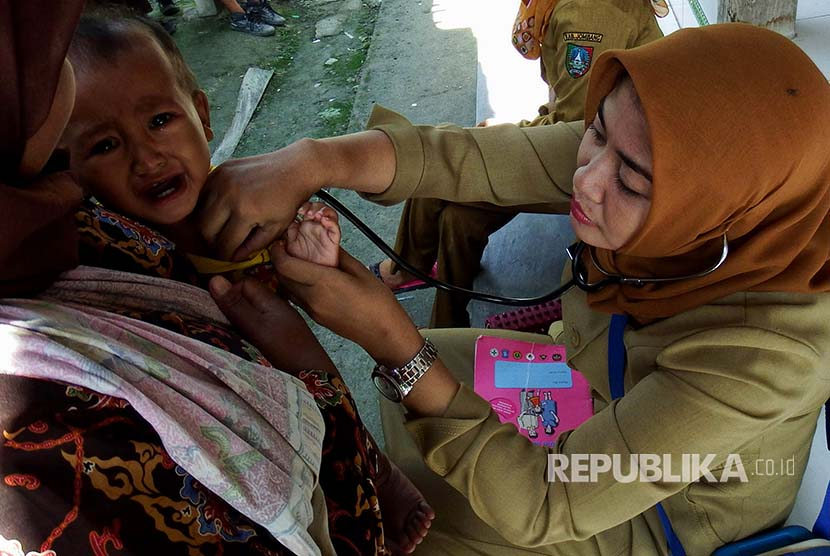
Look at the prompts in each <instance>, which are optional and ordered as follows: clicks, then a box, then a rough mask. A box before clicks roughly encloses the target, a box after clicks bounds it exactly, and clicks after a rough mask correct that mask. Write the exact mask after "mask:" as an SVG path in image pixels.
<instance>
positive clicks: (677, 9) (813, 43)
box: [658, 0, 830, 79]
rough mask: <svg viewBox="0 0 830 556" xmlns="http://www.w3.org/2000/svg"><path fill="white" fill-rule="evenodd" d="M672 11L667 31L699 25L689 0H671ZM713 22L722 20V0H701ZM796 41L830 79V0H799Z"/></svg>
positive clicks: (664, 25)
mask: <svg viewBox="0 0 830 556" xmlns="http://www.w3.org/2000/svg"><path fill="white" fill-rule="evenodd" d="M668 1H669V5H670V6H671V8H672V13H670V14H669V15H668V16H667V17H665V18H662V19H660V20H658V21H659V23H660V27H661V28H662V29H663V33H665V34H669V33H671V32H673V31H676V30H677V29H678V28H679V27H697V25H698V23H697V20H696V18H695V16H694V12H692V9H691V7H690V5H689V0H668ZM698 1H699V2H700V6H701V8H703V11H704V13H705V14H706V18H707V19H708V20H709V23H716V22H717V20H718V0H698ZM795 33H796V37H795V39H794V40H795V43H796V44H797V45H798V46H800V47H801V48H802V49H803V50H804V51H805V52H806V53H807V54H808V55H809V56H810V57H811V58H812V59H813V61H814V62H815V63H816V65H817V66H818V67H819V69H820V70H821V71H822V72H823V73H824V75H825V77H827V78H828V79H830V0H798V11H797V12H796V21H795Z"/></svg>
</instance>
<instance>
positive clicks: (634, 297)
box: [585, 23, 830, 322]
mask: <svg viewBox="0 0 830 556" xmlns="http://www.w3.org/2000/svg"><path fill="white" fill-rule="evenodd" d="M623 72H625V73H628V75H630V76H631V79H632V81H633V83H634V87H635V89H636V90H637V93H638V94H639V96H640V100H641V102H642V106H643V110H644V113H645V117H646V121H647V122H648V129H649V133H650V136H651V146H652V152H653V172H654V181H653V193H652V205H651V209H650V211H649V214H648V217H647V219H646V222H645V224H644V225H643V228H642V229H641V230H639V231H638V232H637V234H636V235H635V236H634V237H633V238H632V239H631V241H629V242H628V243H627V244H626V245H624V246H623V247H622V248H620V249H618V250H617V251H607V250H602V249H597V250H596V251H595V254H596V256H597V259H598V260H599V262H600V263H601V264H602V265H603V266H604V267H605V268H607V269H610V270H612V271H614V272H617V273H619V274H624V275H630V276H653V277H671V276H680V275H684V274H693V273H696V272H699V271H701V270H704V269H706V268H708V267H710V266H711V265H712V264H713V263H714V261H716V260H717V257H718V255H719V254H720V246H721V244H722V243H721V241H722V240H721V238H722V236H723V234H726V235H727V238H728V241H729V247H730V253H729V256H728V258H727V260H726V262H725V263H724V265H723V266H722V267H720V268H719V269H718V270H716V271H715V272H714V273H712V274H710V275H708V276H705V277H703V278H697V279H690V280H681V281H678V282H669V283H667V284H665V285H654V284H651V285H647V286H645V287H643V288H639V289H638V288H634V287H631V286H611V287H606V288H605V289H603V290H601V291H599V292H596V293H592V294H589V295H588V302H589V305H590V306H591V307H592V308H594V309H596V310H600V311H604V312H610V313H621V312H622V313H627V314H629V315H632V316H634V317H635V318H637V319H638V320H640V321H641V322H648V321H650V320H654V319H658V318H663V317H669V316H672V315H675V314H677V313H680V312H682V311H685V310H687V309H691V308H694V307H698V306H701V305H704V304H706V303H708V302H710V301H712V300H715V299H718V298H720V297H723V296H726V295H728V294H731V293H735V292H741V291H757V292H762V291H781V292H826V291H830V86H828V84H827V81H826V80H825V79H824V77H823V76H822V74H821V72H820V71H819V70H818V68H816V66H815V64H813V62H812V61H811V60H810V59H809V58H808V57H807V55H806V54H804V52H802V51H801V49H799V48H798V47H797V46H796V45H795V44H793V43H792V42H791V41H790V40H788V39H786V38H784V37H782V36H781V35H778V34H777V33H774V32H772V31H767V30H764V29H760V28H756V27H753V26H750V25H744V24H739V23H727V24H723V25H712V26H709V27H704V28H699V29H685V30H681V31H678V32H676V33H674V34H672V35H670V36H668V37H666V38H664V39H661V40H658V41H655V42H653V43H650V44H648V45H645V46H642V47H639V48H635V49H633V50H627V51H620V50H617V51H609V52H607V53H605V54H603V55H602V56H600V57H599V58H598V60H597V61H596V65H595V66H594V71H593V74H592V76H591V82H590V85H589V91H588V97H587V100H586V105H585V106H586V109H585V121H586V122H590V121H591V120H592V119H593V118H594V114H595V113H596V109H597V106H598V105H599V102H600V100H601V99H602V98H603V97H605V96H606V95H607V94H608V93H609V92H610V91H611V90H612V89H613V87H614V85H615V83H616V82H617V79H618V78H619V76H620V75H621V74H622V73H623ZM588 264H589V265H590V264H591V263H590V262H589V263H588ZM590 271H591V272H590V275H591V278H592V279H595V278H598V277H599V276H600V275H599V273H598V271H597V270H596V269H595V268H593V267H591V268H590Z"/></svg>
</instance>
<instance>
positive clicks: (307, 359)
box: [209, 276, 337, 374]
mask: <svg viewBox="0 0 830 556" xmlns="http://www.w3.org/2000/svg"><path fill="white" fill-rule="evenodd" d="M209 286H210V293H211V295H212V296H213V299H214V300H215V301H216V304H217V305H218V306H219V309H221V310H222V312H223V313H225V316H226V317H228V320H229V321H231V323H232V324H233V325H234V326H236V328H237V329H238V330H239V331H240V332H241V333H242V335H243V337H244V338H245V339H246V340H248V341H249V342H251V343H252V344H253V345H254V346H256V347H257V348H258V349H259V350H260V351H261V352H262V354H263V355H264V356H265V357H266V358H267V359H268V361H270V362H271V364H272V365H274V366H275V367H277V368H278V369H280V370H283V371H285V372H287V373H291V374H296V373H298V372H299V371H303V370H309V369H316V370H321V371H326V372H329V373H333V374H336V373H337V370H336V368H335V366H334V363H332V361H331V359H329V356H328V354H327V353H326V351H325V350H324V349H323V346H321V345H320V342H318V341H317V338H316V337H315V336H314V333H313V332H312V331H311V330H310V329H309V328H308V325H307V324H306V322H305V320H303V317H302V315H300V314H299V313H298V312H297V310H296V309H294V307H292V306H291V305H290V304H289V303H288V302H287V301H286V300H284V299H283V298H281V297H280V296H279V295H277V294H275V293H274V292H272V291H271V290H269V289H268V288H267V287H265V285H264V284H261V283H260V282H258V281H256V280H254V279H251V278H246V279H245V280H242V281H241V282H237V283H236V284H231V283H230V282H228V281H227V280H226V279H225V278H223V277H222V276H214V277H213V278H211V280H210V284H209Z"/></svg>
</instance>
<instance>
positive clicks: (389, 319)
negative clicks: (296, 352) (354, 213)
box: [271, 242, 424, 366]
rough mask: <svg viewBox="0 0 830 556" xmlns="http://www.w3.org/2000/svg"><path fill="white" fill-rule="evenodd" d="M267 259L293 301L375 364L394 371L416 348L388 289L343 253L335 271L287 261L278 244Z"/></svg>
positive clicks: (417, 339)
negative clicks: (364, 351) (368, 356)
mask: <svg viewBox="0 0 830 556" xmlns="http://www.w3.org/2000/svg"><path fill="white" fill-rule="evenodd" d="M271 260H272V262H273V264H274V268H275V269H276V271H277V274H278V275H279V277H280V281H281V285H282V286H283V287H284V288H285V289H286V290H287V291H288V292H289V294H290V296H291V299H292V300H293V301H295V302H296V303H297V304H298V305H300V306H301V307H302V308H303V309H304V310H305V311H306V312H307V313H308V315H309V316H310V317H311V318H312V319H314V320H315V321H316V322H318V323H319V324H321V325H323V326H325V327H326V328H329V329H330V330H332V331H333V332H334V333H336V334H338V335H340V336H343V337H344V338H347V339H349V340H351V341H353V342H355V343H357V344H358V345H360V346H361V347H362V348H363V349H364V350H366V352H367V353H368V354H369V355H370V356H371V357H372V358H374V359H375V360H376V361H378V362H379V363H383V364H385V365H390V366H399V365H402V364H404V363H406V362H408V361H409V360H410V359H412V357H413V356H414V355H415V354H416V353H417V352H418V350H419V349H421V346H422V345H423V343H424V340H423V338H422V337H421V335H420V334H419V333H418V329H417V328H416V327H415V325H414V324H413V323H412V320H411V319H410V318H409V315H407V313H406V311H405V310H404V309H403V307H401V305H400V304H399V303H398V300H397V299H395V296H394V295H392V292H391V291H390V290H389V288H387V287H386V286H384V285H383V283H382V282H381V281H380V280H378V279H377V278H375V276H374V275H373V274H372V273H371V272H370V271H369V270H368V269H367V268H366V267H365V266H363V264H362V263H361V262H360V261H358V260H356V259H354V258H353V257H352V256H351V255H349V254H348V253H347V252H346V251H344V250H342V249H341V250H340V262H339V266H338V267H337V268H334V267H327V266H322V265H317V264H314V263H311V262H308V261H304V260H302V259H298V258H295V257H292V256H290V255H289V254H288V253H287V252H286V251H285V247H284V246H283V245H282V243H281V242H278V243H276V244H274V246H273V247H271Z"/></svg>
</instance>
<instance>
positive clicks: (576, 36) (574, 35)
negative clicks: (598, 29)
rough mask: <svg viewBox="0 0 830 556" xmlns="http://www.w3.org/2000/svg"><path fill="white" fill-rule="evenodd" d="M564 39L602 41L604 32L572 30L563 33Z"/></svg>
mask: <svg viewBox="0 0 830 556" xmlns="http://www.w3.org/2000/svg"><path fill="white" fill-rule="evenodd" d="M562 40H563V41H565V42H580V41H581V42H602V33H591V32H589V31H572V32H569V33H562Z"/></svg>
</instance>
